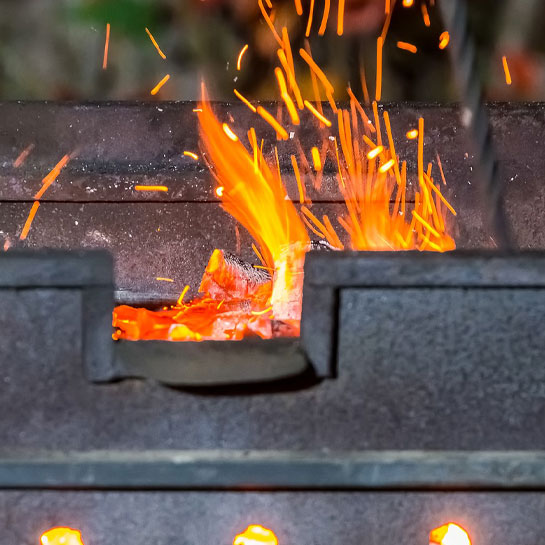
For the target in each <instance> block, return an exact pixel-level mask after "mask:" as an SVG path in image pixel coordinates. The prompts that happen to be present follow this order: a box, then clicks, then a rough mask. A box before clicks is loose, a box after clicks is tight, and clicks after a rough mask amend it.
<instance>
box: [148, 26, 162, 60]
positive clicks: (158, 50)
mask: <svg viewBox="0 0 545 545" xmlns="http://www.w3.org/2000/svg"><path fill="white" fill-rule="evenodd" d="M146 32H147V33H148V36H149V39H150V40H151V43H152V44H153V45H154V46H155V49H157V53H159V55H161V57H162V58H163V59H166V58H167V56H166V55H165V54H164V53H163V52H162V51H161V48H160V47H159V44H158V43H157V42H156V40H155V38H154V37H153V35H152V33H151V32H150V31H149V30H148V29H147V28H146Z"/></svg>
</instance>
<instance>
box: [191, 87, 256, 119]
mask: <svg viewBox="0 0 545 545" xmlns="http://www.w3.org/2000/svg"><path fill="white" fill-rule="evenodd" d="M233 92H234V93H235V95H236V96H237V98H238V99H239V100H241V101H242V102H244V104H246V106H248V108H250V110H252V112H254V114H255V113H256V112H257V108H256V107H255V106H254V105H253V104H252V103H251V102H250V101H249V100H248V99H247V98H246V97H245V96H243V95H242V94H241V93H239V92H238V91H237V90H236V89H233ZM201 111H202V110H201Z"/></svg>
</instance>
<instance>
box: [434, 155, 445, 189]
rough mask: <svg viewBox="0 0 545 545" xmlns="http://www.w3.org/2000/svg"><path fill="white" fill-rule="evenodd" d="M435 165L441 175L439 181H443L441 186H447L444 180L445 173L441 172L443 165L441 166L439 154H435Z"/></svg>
mask: <svg viewBox="0 0 545 545" xmlns="http://www.w3.org/2000/svg"><path fill="white" fill-rule="evenodd" d="M436 157H437V164H438V165H439V172H440V173H441V180H443V185H447V180H446V178H445V173H444V172H443V165H442V164H441V157H439V152H437V153H436Z"/></svg>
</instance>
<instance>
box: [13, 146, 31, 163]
mask: <svg viewBox="0 0 545 545" xmlns="http://www.w3.org/2000/svg"><path fill="white" fill-rule="evenodd" d="M33 149H34V144H30V145H29V146H27V147H26V148H25V149H24V150H23V151H22V152H21V153H20V154H19V156H18V157H17V159H15V161H13V168H19V167H20V166H21V165H22V164H23V163H24V162H25V161H26V160H27V158H28V156H29V155H30V152H31V151H32V150H33Z"/></svg>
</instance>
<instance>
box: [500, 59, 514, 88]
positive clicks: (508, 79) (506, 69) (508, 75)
mask: <svg viewBox="0 0 545 545" xmlns="http://www.w3.org/2000/svg"><path fill="white" fill-rule="evenodd" d="M501 60H502V63H503V71H504V72H505V83H507V85H511V83H513V81H512V80H511V72H509V65H508V64H507V57H506V56H505V55H504V56H503V57H502V58H501Z"/></svg>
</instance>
